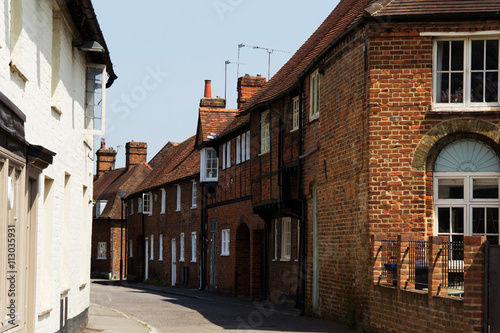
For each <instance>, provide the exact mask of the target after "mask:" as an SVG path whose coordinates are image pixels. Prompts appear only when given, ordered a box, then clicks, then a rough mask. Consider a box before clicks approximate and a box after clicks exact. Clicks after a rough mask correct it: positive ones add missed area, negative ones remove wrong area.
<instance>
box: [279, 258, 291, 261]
mask: <svg viewBox="0 0 500 333" xmlns="http://www.w3.org/2000/svg"><path fill="white" fill-rule="evenodd" d="M280 261H290V258H281V259H280Z"/></svg>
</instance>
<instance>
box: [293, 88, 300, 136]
mask: <svg viewBox="0 0 500 333" xmlns="http://www.w3.org/2000/svg"><path fill="white" fill-rule="evenodd" d="M298 129H299V96H297V97H294V99H293V101H292V131H295V130H298Z"/></svg>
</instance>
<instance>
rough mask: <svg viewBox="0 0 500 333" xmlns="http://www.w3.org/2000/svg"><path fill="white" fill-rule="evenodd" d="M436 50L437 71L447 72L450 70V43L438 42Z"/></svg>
mask: <svg viewBox="0 0 500 333" xmlns="http://www.w3.org/2000/svg"><path fill="white" fill-rule="evenodd" d="M437 48H438V50H437V51H438V57H439V61H438V68H437V70H438V71H447V70H449V69H450V42H449V41H439V42H438V43H437Z"/></svg>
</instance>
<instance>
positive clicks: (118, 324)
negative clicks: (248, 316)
mask: <svg viewBox="0 0 500 333" xmlns="http://www.w3.org/2000/svg"><path fill="white" fill-rule="evenodd" d="M92 283H99V284H106V285H116V286H123V287H127V288H134V289H141V290H150V291H155V292H160V293H165V294H170V295H177V296H184V297H191V298H197V299H203V300H211V301H219V302H225V303H228V302H229V303H233V304H239V305H243V306H249V307H254V306H255V305H254V301H252V300H251V299H250V298H240V297H234V296H232V295H228V294H222V293H218V292H212V291H205V290H199V289H188V288H178V287H163V286H157V285H151V284H146V283H129V282H126V281H123V282H122V283H120V282H119V281H109V280H92ZM274 311H275V312H277V313H281V314H285V315H289V316H300V310H299V309H295V308H291V307H288V306H280V305H276V306H275V307H274ZM332 324H334V325H335V330H334V331H335V332H336V333H353V332H355V331H354V330H351V329H348V328H347V327H345V326H343V325H341V324H338V326H337V324H336V323H332ZM96 332H99V333H129V332H130V333H131V332H134V333H143V332H144V333H156V332H157V331H156V330H155V329H154V328H153V327H151V326H149V325H148V324H147V323H144V322H142V321H140V320H138V319H136V318H132V317H130V316H128V315H126V314H125V313H122V312H120V311H117V310H115V309H111V308H106V307H103V306H101V305H98V304H94V303H91V304H90V309H89V321H88V324H87V328H86V329H85V330H84V333H96Z"/></svg>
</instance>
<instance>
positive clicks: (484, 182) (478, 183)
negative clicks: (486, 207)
mask: <svg viewBox="0 0 500 333" xmlns="http://www.w3.org/2000/svg"><path fill="white" fill-rule="evenodd" d="M472 187H473V194H472V197H473V198H474V199H498V179H473V180H472Z"/></svg>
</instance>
